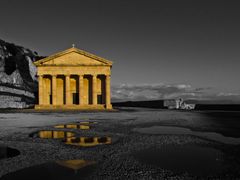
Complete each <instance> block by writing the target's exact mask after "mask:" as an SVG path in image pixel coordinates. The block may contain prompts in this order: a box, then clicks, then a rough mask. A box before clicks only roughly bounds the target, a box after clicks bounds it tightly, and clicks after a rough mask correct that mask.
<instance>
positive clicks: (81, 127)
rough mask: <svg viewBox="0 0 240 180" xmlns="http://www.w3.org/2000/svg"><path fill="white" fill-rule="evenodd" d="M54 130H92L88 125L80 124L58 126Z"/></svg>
mask: <svg viewBox="0 0 240 180" xmlns="http://www.w3.org/2000/svg"><path fill="white" fill-rule="evenodd" d="M54 128H60V129H64V128H66V129H82V130H88V129H90V126H87V125H79V124H60V125H57V126H54Z"/></svg>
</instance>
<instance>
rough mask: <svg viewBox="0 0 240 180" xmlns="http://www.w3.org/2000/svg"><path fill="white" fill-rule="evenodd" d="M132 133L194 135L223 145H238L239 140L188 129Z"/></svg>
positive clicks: (158, 129) (172, 128)
mask: <svg viewBox="0 0 240 180" xmlns="http://www.w3.org/2000/svg"><path fill="white" fill-rule="evenodd" d="M133 131H136V132H139V133H144V134H173V135H194V136H198V137H202V138H206V139H209V140H213V141H217V142H221V143H225V144H233V145H237V144H240V138H233V137H226V136H223V135H221V134H219V133H215V132H198V131H192V130H190V129H188V128H182V127H171V126H152V127H146V128H135V129H133Z"/></svg>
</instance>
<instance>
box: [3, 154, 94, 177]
mask: <svg viewBox="0 0 240 180" xmlns="http://www.w3.org/2000/svg"><path fill="white" fill-rule="evenodd" d="M95 168H96V162H94V161H86V160H81V159H79V160H67V161H56V162H48V163H44V164H40V165H36V166H32V167H29V168H25V169H22V170H19V171H16V172H14V173H9V174H7V175H4V176H3V177H2V178H1V180H8V179H9V180H10V179H11V180H12V179H13V180H14V179H34V180H43V179H52V180H54V179H58V180H69V179H71V180H77V179H82V178H85V177H87V176H89V175H91V173H92V172H93V171H94V169H95Z"/></svg>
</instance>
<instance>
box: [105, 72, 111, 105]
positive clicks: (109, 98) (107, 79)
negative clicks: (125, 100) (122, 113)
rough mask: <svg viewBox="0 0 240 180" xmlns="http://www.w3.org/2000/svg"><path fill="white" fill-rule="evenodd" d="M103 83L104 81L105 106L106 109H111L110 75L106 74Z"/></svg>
mask: <svg viewBox="0 0 240 180" xmlns="http://www.w3.org/2000/svg"><path fill="white" fill-rule="evenodd" d="M105 83H106V108H107V109H112V105H111V89H110V88H111V84H110V83H111V77H110V75H106V79H105Z"/></svg>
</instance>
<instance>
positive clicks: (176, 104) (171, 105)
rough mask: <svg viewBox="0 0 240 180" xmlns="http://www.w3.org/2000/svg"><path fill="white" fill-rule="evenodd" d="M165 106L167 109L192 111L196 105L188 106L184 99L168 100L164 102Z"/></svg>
mask: <svg viewBox="0 0 240 180" xmlns="http://www.w3.org/2000/svg"><path fill="white" fill-rule="evenodd" d="M163 106H164V107H165V108H167V109H186V110H192V109H194V108H195V104H187V103H186V102H184V101H183V99H181V98H180V99H166V100H164V101H163Z"/></svg>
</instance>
